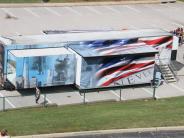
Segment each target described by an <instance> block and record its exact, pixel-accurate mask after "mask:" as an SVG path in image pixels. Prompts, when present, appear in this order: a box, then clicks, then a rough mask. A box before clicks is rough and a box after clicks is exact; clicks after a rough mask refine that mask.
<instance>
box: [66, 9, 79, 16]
mask: <svg viewBox="0 0 184 138" xmlns="http://www.w3.org/2000/svg"><path fill="white" fill-rule="evenodd" d="M64 8H65V9H67V10H69V11H70V12H72V13H74V14H77V15H79V16H81V15H82V14H81V13H80V12H78V11H77V10H74V9H73V8H71V7H64Z"/></svg>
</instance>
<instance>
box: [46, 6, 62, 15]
mask: <svg viewBox="0 0 184 138" xmlns="http://www.w3.org/2000/svg"><path fill="white" fill-rule="evenodd" d="M44 8H45V9H46V10H47V11H49V12H51V13H53V14H55V15H57V16H61V15H60V14H59V13H58V12H56V11H55V10H53V9H51V8H48V7H44Z"/></svg>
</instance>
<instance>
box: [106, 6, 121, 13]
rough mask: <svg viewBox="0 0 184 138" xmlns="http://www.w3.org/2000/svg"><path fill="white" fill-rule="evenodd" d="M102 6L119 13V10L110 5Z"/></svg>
mask: <svg viewBox="0 0 184 138" xmlns="http://www.w3.org/2000/svg"><path fill="white" fill-rule="evenodd" d="M103 7H104V8H106V9H108V10H110V11H112V12H114V13H117V14H120V13H121V12H120V11H118V10H116V9H114V8H113V7H110V6H103Z"/></svg>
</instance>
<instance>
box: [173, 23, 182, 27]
mask: <svg viewBox="0 0 184 138" xmlns="http://www.w3.org/2000/svg"><path fill="white" fill-rule="evenodd" d="M172 24H173V25H176V26H178V27H184V25H182V24H179V23H175V22H172Z"/></svg>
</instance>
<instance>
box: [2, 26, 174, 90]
mask: <svg viewBox="0 0 184 138" xmlns="http://www.w3.org/2000/svg"><path fill="white" fill-rule="evenodd" d="M175 41H177V40H175V37H173V35H172V34H170V33H168V32H165V31H163V30H157V29H143V30H123V31H94V32H92V31H90V32H87V31H85V32H82V31H81V32H77V33H76V32H75V33H71V32H69V33H64V34H48V35H38V36H14V37H0V44H1V45H0V49H1V50H0V52H1V53H0V54H1V61H0V62H1V63H0V64H1V68H0V70H1V85H2V86H4V85H5V84H6V83H9V84H11V85H12V86H14V88H16V89H25V88H34V87H36V86H39V87H47V86H58V85H71V84H72V85H76V86H77V87H78V88H79V89H94V88H104V87H105V88H106V87H117V86H127V85H137V84H145V83H151V81H152V80H153V74H154V66H155V64H159V62H158V58H159V60H162V62H163V63H165V64H169V63H170V60H171V53H172V51H173V48H174V50H176V49H177V48H176V47H177V43H176V42H175ZM173 44H174V45H175V46H173Z"/></svg>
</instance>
